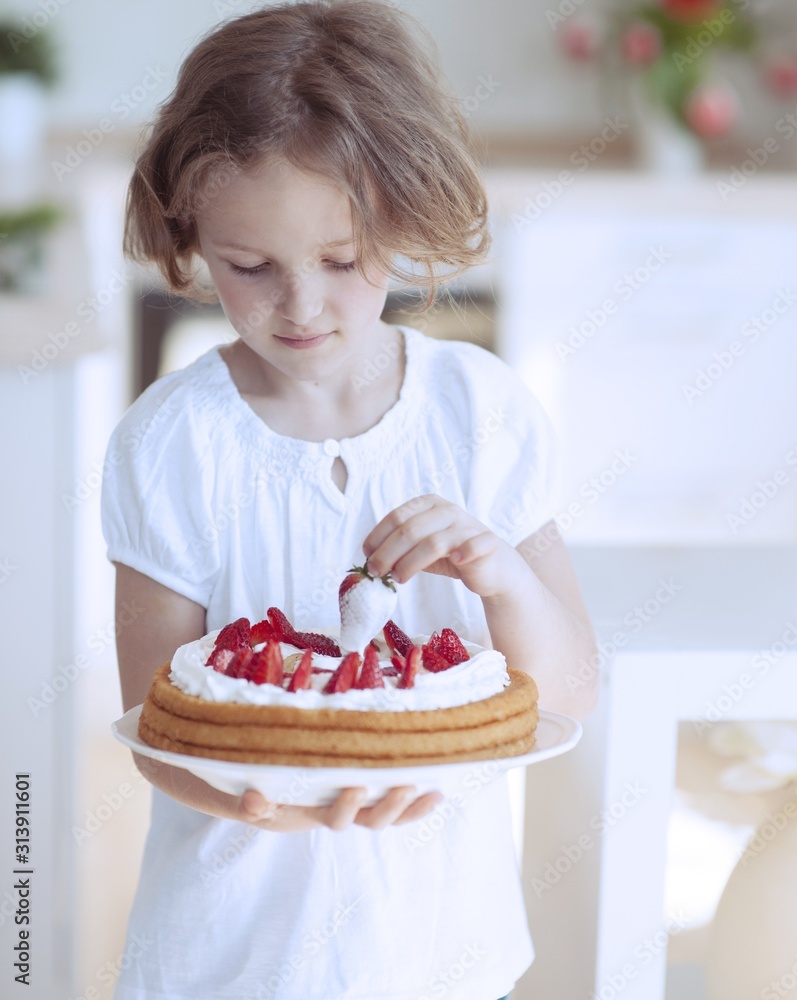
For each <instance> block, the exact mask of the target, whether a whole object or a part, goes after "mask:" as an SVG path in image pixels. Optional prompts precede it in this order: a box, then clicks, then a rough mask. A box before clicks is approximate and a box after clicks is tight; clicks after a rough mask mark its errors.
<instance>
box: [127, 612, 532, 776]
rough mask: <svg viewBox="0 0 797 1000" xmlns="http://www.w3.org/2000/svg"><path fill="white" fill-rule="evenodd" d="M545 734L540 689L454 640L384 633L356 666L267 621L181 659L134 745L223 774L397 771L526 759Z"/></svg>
mask: <svg viewBox="0 0 797 1000" xmlns="http://www.w3.org/2000/svg"><path fill="white" fill-rule="evenodd" d="M537 721H538V712H537V688H536V685H535V683H534V681H533V679H532V678H531V677H530V676H529V675H528V674H526V673H523V672H521V671H516V670H509V669H507V666H506V661H505V659H504V657H503V655H502V654H501V653H500V652H498V651H496V650H493V649H485V648H484V647H481V646H477V645H475V644H473V643H468V642H463V641H462V640H461V639H460V638H459V636H457V635H456V633H454V632H453V630H452V629H443V631H442V633H441V634H440V635H438V634H437V633H433V634H432V635H431V636H417V637H415V638H412V639H410V638H409V637H408V636H406V635H405V634H404V633H403V632H402V631H401V630H400V629H399V628H398V627H397V626H396V625H395V624H394V623H393V622H392V621H388V623H387V624H386V625H385V626H384V629H383V630H381V631H380V633H379V634H378V635H377V636H375V637H374V639H372V640H371V642H369V643H368V645H367V646H366V647H365V649H364V651H363V652H362V654H361V653H358V652H357V651H356V650H350V651H348V652H347V651H346V650H345V649H341V648H340V646H339V644H338V641H337V639H336V637H334V636H331V635H321V634H318V633H309V632H303V633H302V632H297V631H295V630H294V629H293V628H292V627H291V626H290V624H289V623H288V622H287V619H285V616H284V615H282V614H281V612H279V611H278V609H276V608H272V609H270V610H269V617H268V618H267V619H265V620H264V621H262V622H259V623H257V624H256V625H254V626H250V624H249V622H248V621H247V620H246V619H239V620H238V621H237V622H233V623H231V624H230V625H228V626H226V627H225V628H224V629H221V630H217V631H214V632H210V633H208V635H206V636H204V637H203V638H201V639H198V640H196V641H194V642H190V643H187V644H185V645H183V646H181V647H180V648H179V649H178V650H177V651H176V652H175V654H174V656H173V658H172V660H171V663H168V664H164V665H162V666H161V667H160V668H159V669H158V670H157V671H156V673H155V676H154V678H153V681H152V684H151V687H150V690H149V692H148V694H147V697H146V700H145V702H144V705H143V708H142V711H141V716H140V719H139V730H138V731H139V736H140V737H141V738H142V739H143V740H144V741H145V742H147V743H149V744H150V745H152V746H154V747H157V748H159V749H161V750H169V751H176V752H179V753H184V754H190V755H193V756H199V757H210V758H216V759H219V760H230V761H240V762H243V763H255V764H288V765H298V766H308V767H324V766H326V767H336V766H337V767H391V766H408V765H412V764H439V763H453V762H457V761H472V760H484V759H494V758H500V757H512V756H517V755H521V754H524V753H528V752H529V751H530V750H531V749H532V748H533V746H534V742H535V730H536V726H537Z"/></svg>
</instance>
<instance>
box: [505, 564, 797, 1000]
mask: <svg viewBox="0 0 797 1000" xmlns="http://www.w3.org/2000/svg"><path fill="white" fill-rule="evenodd" d="M571 553H572V557H573V561H574V563H575V566H576V569H577V572H578V575H579V579H580V580H581V582H582V586H583V590H584V594H585V597H586V600H587V604H588V607H589V610H590V613H591V615H592V618H593V621H594V623H595V626H596V629H597V631H598V634H599V638H600V640H601V641H602V642H604V643H605V642H607V641H610V640H612V638H613V637H614V639H615V640H617V639H619V640H620V642H621V643H622V645H620V644H619V643H618V649H617V652H616V653H615V654H614V656H613V658H611V660H610V661H609V663H607V664H606V665H605V666H604V667H603V693H602V700H601V706H600V708H599V710H598V712H597V713H596V715H595V717H593V718H592V719H590V720H588V721H587V725H586V727H585V738H584V741H583V743H582V745H581V746H579V747H578V748H577V749H576V750H575V751H572V752H571V753H570V754H566V755H565V756H564V757H562V758H561V759H560V760H559V761H552V762H551V763H550V764H549V765H546V767H545V768H530V769H529V771H528V776H527V803H528V805H527V813H526V821H527V822H526V827H527V832H526V844H525V852H524V858H525V861H524V878H525V882H526V888H527V900H528V902H529V912H530V920H531V923H532V932H533V934H534V936H535V943H536V945H537V952H538V958H537V961H536V962H535V966H533V967H532V970H530V972H529V973H528V974H527V976H526V977H524V979H523V982H522V983H521V984H520V985H519V988H518V998H519V1000H524V997H536V996H562V997H565V996H566V997H573V998H574V1000H577V998H583V1000H588V998H589V1000H591V998H592V992H593V991H594V992H595V993H596V994H597V997H598V998H599V1000H613V998H614V997H615V996H620V995H622V997H623V1000H661V998H663V997H664V984H665V975H666V961H667V947H666V944H667V938H666V936H665V934H664V933H663V931H664V930H665V929H666V927H667V922H668V916H669V915H667V914H665V912H664V905H665V904H664V887H665V868H666V836H667V823H668V819H669V815H670V810H671V806H672V802H673V793H674V785H675V763H676V752H677V735H678V723H679V722H680V721H682V720H690V719H691V720H700V719H704V718H705V717H706V713H707V708H708V706H710V705H713V706H715V707H716V709H717V710H718V711H719V712H720V713H721V714H722V718H723V719H724V720H736V719H785V718H791V719H795V718H797V645H794V644H793V645H791V646H789V647H788V648H787V650H786V652H785V653H784V655H782V656H781V657H780V658H778V659H777V665H775V666H773V667H772V668H771V669H770V670H769V671H768V672H767V673H766V674H765V675H760V674H757V673H756V671H755V670H754V669H752V668H751V660H752V659H753V657H754V656H755V655H756V654H758V653H760V652H761V651H762V650H769V649H770V648H771V647H773V644H775V643H777V642H778V640H779V639H780V638H781V636H782V634H783V633H784V632H785V631H786V628H787V624H788V622H789V621H792V622H793V621H795V619H797V546H782V547H779V546H772V547H742V546H739V547H736V548H729V547H726V548H723V547H711V548H642V547H640V548H597V547H584V548H581V547H572V548H571ZM662 581H667V582H670V584H671V585H670V587H669V590H670V591H672V590H673V589H674V588H679V589H677V591H676V592H675V593H674V595H673V596H672V597H671V599H670V600H669V601H668V602H667V603H661V604H660V607H659V608H658V610H657V611H656V613H655V614H652V615H651V616H650V620H649V621H648V622H643V623H641V627H638V628H637V624H636V622H635V620H634V618H627V616H629V615H634V614H635V612H634V608H635V607H637V606H641V607H642V608H643V609H644V605H645V602H646V601H649V600H655V598H654V597H653V595H655V594H656V592H657V591H660V596H661V597H664V596H666V594H667V590H662V589H661V587H662ZM649 609H650V610H651V611H653V610H655V609H654V608H653V605H652V604H651V605H649ZM635 629H636V631H634V630H635ZM745 674H749V675H751V676H752V677H753V678H754V683H753V684H752V685H751V686H749V687H748V688H747V689H745V688H744V687H743V685H742V682H741V678H742V677H743V675H745ZM554 783H555V785H554ZM554 788H556V789H558V795H557V794H556V793H555V792H554ZM634 788H636V789H637V792H636V793H633V792H629V789H634ZM640 789H642V790H644V791H640ZM543 800H544V808H537V809H535V805H536V806H539V805H540V803H541V801H543ZM607 810H609V811H611V810H614V811H615V813H617V814H618V815H619V814H622V815H621V816H620V818H619V819H618V821H617V822H615V823H613V824H608V823H607V822H597V823H596V821H595V816H597V815H603V816H604V817H606V816H607V813H606V811H607ZM582 834H586V835H587V836H588V837H589V839H590V841H591V843H590V846H589V847H587V849H586V850H585V851H584V853H583V857H582V858H581V859H579V860H578V861H577V862H576V863H574V864H573V865H572V870H570V871H569V872H567V873H565V874H564V875H563V877H562V879H561V880H560V882H559V883H558V884H556V885H554V886H552V887H551V890H550V891H548V890H544V891H543V892H542V893H540V892H539V891H534V888H533V886H532V884H531V882H530V880H531V879H533V878H535V877H537V878H539V877H540V876H541V875H542V874H543V872H544V870H545V865H546V864H548V863H551V862H555V861H556V860H557V859H561V858H563V857H566V854H567V851H570V853H571V855H573V856H575V852H574V845H576V844H577V843H578V839H579V837H580V836H581V835H582ZM562 866H563V867H566V865H565V864H564V862H563V863H562ZM537 886H538V888H539V883H537Z"/></svg>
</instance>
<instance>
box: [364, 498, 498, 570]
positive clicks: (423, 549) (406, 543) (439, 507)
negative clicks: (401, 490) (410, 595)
mask: <svg viewBox="0 0 797 1000" xmlns="http://www.w3.org/2000/svg"><path fill="white" fill-rule="evenodd" d="M397 510H401V508H397ZM394 513H395V512H394ZM484 530H485V529H484V525H482V524H479V523H478V522H476V521H474V520H473V519H472V518H470V516H469V515H467V514H466V513H465V512H464V511H462V510H460V509H459V508H458V507H456V506H455V505H453V504H448V503H445V502H443V503H440V504H435V505H434V506H432V507H429V508H428V509H425V510H422V511H420V512H418V513H415V514H413V515H412V516H411V517H409V518H408V519H407V520H405V521H402V522H401V523H400V524H398V525H397V526H396V527H395V528H394V529H393V531H391V532H390V534H389V535H388V536H387V537H386V538H385V539H384V540H383V541H382V542H381V544H380V545H379V546H378V547H377V548H375V549H373V550H372V552H371V555H369V556H368V568H369V570H370V571H371V572H372V573H374V574H375V575H377V576H382V575H383V574H384V573H387V572H388V570H390V571H391V572H392V574H393V577H394V579H396V580H397V581H398V582H400V583H404V582H406V581H407V580H408V579H409V578H410V577H411V576H413V575H414V574H415V573H419V572H420V571H421V570H424V569H426V568H427V567H428V566H431V565H432V564H433V563H435V562H437V560H438V559H443V558H445V557H446V556H447V555H448V554H449V553H450V552H451V550H452V549H454V548H456V547H457V546H460V545H461V544H463V543H465V542H467V541H468V540H469V539H471V538H473V537H475V536H476V535H479V534H482V533H483V532H484ZM369 537H370V536H369ZM363 548H364V549H365V548H366V546H365V545H364V546H363Z"/></svg>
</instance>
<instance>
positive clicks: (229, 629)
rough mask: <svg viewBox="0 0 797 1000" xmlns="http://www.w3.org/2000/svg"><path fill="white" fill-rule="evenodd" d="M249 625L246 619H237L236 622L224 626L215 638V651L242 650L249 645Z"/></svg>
mask: <svg viewBox="0 0 797 1000" xmlns="http://www.w3.org/2000/svg"><path fill="white" fill-rule="evenodd" d="M249 633H250V625H249V619H248V618H239V619H238V620H237V621H234V622H231V624H229V625H225V626H224V628H223V629H222V630H221V632H219V634H218V635H217V636H216V643H215V646H214V648H215V649H231V650H233V652H234V651H235V650H236V649H243V647H244V646H248V645H249Z"/></svg>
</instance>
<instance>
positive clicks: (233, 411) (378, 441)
mask: <svg viewBox="0 0 797 1000" xmlns="http://www.w3.org/2000/svg"><path fill="white" fill-rule="evenodd" d="M396 329H397V330H400V331H401V333H402V334H403V338H404V350H405V358H406V361H405V369H404V378H403V381H402V385H401V389H400V391H399V396H398V399H397V400H396V402H395V403H394V404H393V405H392V406H391V407H390V409H389V410H387V411H386V412H385V413H384V414H383V415H382V416H381V417H380V419H379V420H378V421H377V422H376V423H375V424H374V425H373V426H372V427H369V428H368V430H365V431H363V432H362V433H361V434H357V435H355V436H353V437H346V438H340V439H334V438H326V439H324V440H323V441H308V440H306V439H304V438H295V437H290V436H288V435H285V434H280V433H279V432H278V431H275V430H274V429H273V428H272V427H270V426H269V424H267V423H266V422H265V421H264V420H263V418H262V417H260V416H258V414H257V413H255V411H254V410H253V409H252V407H251V406H250V405H249V404H248V403H247V402H246V400H245V399H244V398H243V397H242V396H241V394H240V392H239V391H238V387H237V386H236V384H235V382H234V380H233V377H232V374H231V372H230V369H229V368H228V367H227V363H226V362H225V360H224V358H223V357H222V356H221V353H220V350H221V347H222V346H223V345H221V344H219V345H217V346H216V347H212V348H211V349H210V350H209V351H207V352H206V353H205V354H204V355H203V357H202V358H200V359H199V361H198V362H197V365H198V367H200V368H203V369H204V371H203V372H202V375H201V378H200V379H199V382H200V386H199V393H200V397H201V398H202V401H203V403H204V404H205V406H206V407H207V408H209V409H210V410H211V411H212V413H211V416H212V417H213V418H214V419H215V418H222V419H223V420H224V421H225V422H227V423H229V422H232V423H233V425H234V430H235V435H236V439H237V440H238V441H239V442H240V443H242V444H245V445H247V446H249V447H250V448H254V449H255V450H256V451H257V453H258V455H260V456H261V457H266V456H268V457H269V458H270V459H271V463H272V464H276V465H277V466H279V467H280V468H281V470H283V471H288V469H293V470H294V471H298V472H304V473H308V472H311V471H312V470H317V469H318V467H319V465H322V466H324V467H325V468H326V467H328V466H329V465H331V462H332V460H333V459H334V455H333V454H331V452H330V443H331V442H334V443H335V444H336V445H337V453H338V454H340V456H341V457H342V458H343V460H344V462H346V463H347V465H348V464H349V463H352V464H353V465H355V466H358V467H360V468H361V469H363V470H364V471H367V470H368V469H371V470H373V469H375V468H378V467H381V466H384V464H385V462H386V461H387V460H388V459H389V458H390V457H392V456H393V455H395V453H396V451H397V450H398V449H401V448H402V447H405V446H406V442H408V441H409V440H410V439H411V432H412V430H413V428H414V427H415V425H416V423H417V421H418V420H419V419H420V414H421V411H422V407H421V406H420V405H418V404H419V402H420V396H421V384H422V378H421V367H422V362H423V359H422V352H423V342H424V340H425V336H424V334H423V333H421V332H420V331H419V330H416V329H414V328H413V327H406V326H397V327H396ZM203 362H204V364H203ZM333 450H334V449H333ZM351 473H352V469H351V468H350V469H349V474H350V475H351ZM346 492H347V493H348V492H349V491H348V489H347V490H346Z"/></svg>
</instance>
